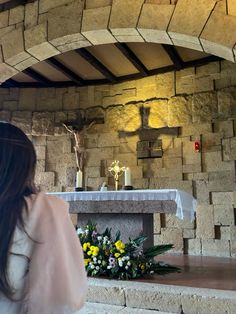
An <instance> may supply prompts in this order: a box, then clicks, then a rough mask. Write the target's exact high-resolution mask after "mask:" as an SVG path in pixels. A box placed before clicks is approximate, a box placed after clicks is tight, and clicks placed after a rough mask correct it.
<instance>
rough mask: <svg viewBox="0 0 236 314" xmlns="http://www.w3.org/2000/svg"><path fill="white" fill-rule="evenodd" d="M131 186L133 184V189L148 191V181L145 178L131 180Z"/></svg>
mask: <svg viewBox="0 0 236 314" xmlns="http://www.w3.org/2000/svg"><path fill="white" fill-rule="evenodd" d="M132 184H133V186H134V188H135V189H141V190H146V189H149V182H148V179H146V178H143V179H133V180H132Z"/></svg>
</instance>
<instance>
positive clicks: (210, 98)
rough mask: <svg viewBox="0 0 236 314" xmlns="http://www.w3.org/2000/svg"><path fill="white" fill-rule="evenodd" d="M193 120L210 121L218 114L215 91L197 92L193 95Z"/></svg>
mask: <svg viewBox="0 0 236 314" xmlns="http://www.w3.org/2000/svg"><path fill="white" fill-rule="evenodd" d="M192 111H193V122H197V123H199V122H200V123H201V122H203V123H204V122H210V121H211V120H212V119H214V118H215V117H216V114H217V97H216V94H215V93H201V94H195V95H193V97H192Z"/></svg>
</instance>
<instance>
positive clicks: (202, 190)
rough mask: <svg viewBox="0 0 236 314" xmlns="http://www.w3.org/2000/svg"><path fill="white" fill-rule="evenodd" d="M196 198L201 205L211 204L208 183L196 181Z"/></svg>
mask: <svg viewBox="0 0 236 314" xmlns="http://www.w3.org/2000/svg"><path fill="white" fill-rule="evenodd" d="M196 198H197V201H198V204H199V205H202V204H208V205H209V204H210V191H209V189H208V183H207V181H205V180H201V181H196Z"/></svg>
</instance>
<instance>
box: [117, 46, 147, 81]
mask: <svg viewBox="0 0 236 314" xmlns="http://www.w3.org/2000/svg"><path fill="white" fill-rule="evenodd" d="M115 46H116V48H118V49H119V50H120V51H121V52H122V54H123V55H124V56H125V57H126V58H127V59H128V60H129V61H130V62H131V63H132V64H133V66H134V67H135V68H136V69H137V70H138V71H139V72H140V74H141V75H142V76H143V77H145V76H148V75H149V71H148V69H147V68H146V67H145V65H144V64H143V63H142V62H141V61H140V60H139V58H138V57H137V56H136V54H135V53H134V52H133V51H132V50H131V49H130V48H129V46H128V45H127V44H125V43H115Z"/></svg>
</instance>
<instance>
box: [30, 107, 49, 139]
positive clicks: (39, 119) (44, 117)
mask: <svg viewBox="0 0 236 314" xmlns="http://www.w3.org/2000/svg"><path fill="white" fill-rule="evenodd" d="M53 134H54V113H53V112H34V113H33V121H32V135H37V136H38V135H53Z"/></svg>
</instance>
